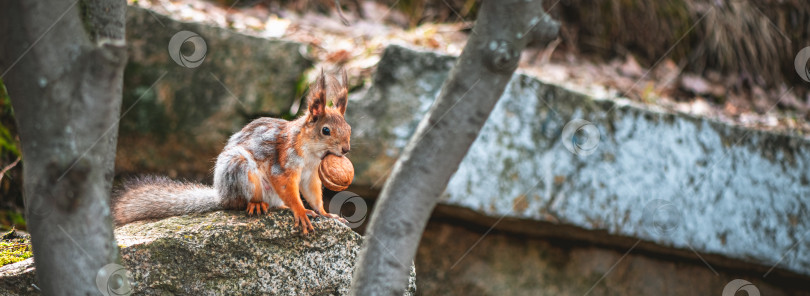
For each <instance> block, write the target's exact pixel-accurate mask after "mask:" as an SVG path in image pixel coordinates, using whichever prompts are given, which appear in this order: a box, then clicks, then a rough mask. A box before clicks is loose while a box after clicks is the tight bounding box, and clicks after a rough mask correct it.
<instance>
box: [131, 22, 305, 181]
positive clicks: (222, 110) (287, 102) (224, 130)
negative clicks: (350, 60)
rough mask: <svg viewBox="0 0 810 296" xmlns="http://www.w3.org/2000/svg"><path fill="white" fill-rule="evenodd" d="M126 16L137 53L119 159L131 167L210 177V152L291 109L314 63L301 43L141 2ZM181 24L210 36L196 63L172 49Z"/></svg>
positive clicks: (188, 46) (186, 48)
mask: <svg viewBox="0 0 810 296" xmlns="http://www.w3.org/2000/svg"><path fill="white" fill-rule="evenodd" d="M126 21H127V48H128V50H127V51H128V54H129V61H128V64H127V67H126V69H125V71H124V103H123V105H122V110H123V111H122V115H123V117H122V119H121V124H120V132H119V140H118V143H119V145H118V157H117V159H116V169H117V171H118V172H119V173H123V174H130V173H134V174H143V173H150V172H151V173H156V174H161V175H169V176H171V177H183V178H189V179H197V180H200V179H203V178H208V176H209V170H210V169H211V167H212V163H211V162H210V160H211V159H214V158H216V156H217V154H218V153H219V151H220V149H222V146H223V145H224V143H225V141H226V140H227V138H228V137H229V136H230V135H231V134H233V133H234V132H236V131H239V129H241V128H242V127H243V126H244V125H245V124H247V123H248V122H249V121H250V120H251V119H253V118H255V117H259V116H268V115H273V116H280V115H284V114H286V113H287V112H289V109H290V106H291V105H292V103H293V101H295V100H296V99H297V98H298V96H300V95H301V94H300V92H301V91H302V89H301V82H302V81H303V79H304V75H303V73H304V71H305V70H306V69H307V68H309V67H310V66H311V62H310V61H308V60H307V59H306V58H305V57H304V56H303V55H302V53H305V52H306V51H307V48H306V46H304V45H302V44H299V43H294V42H289V41H282V40H269V39H262V38H257V37H252V36H247V35H243V34H239V33H236V32H233V31H229V30H226V29H223V28H218V27H212V26H208V25H205V24H199V23H185V22H181V21H178V20H174V19H172V18H170V17H167V16H164V15H160V14H158V13H156V12H153V11H151V10H147V9H143V8H139V7H135V6H130V7H129V8H128V11H127V20H126ZM181 31H189V32H193V33H196V34H198V35H199V36H200V37H202V40H204V42H205V45H206V46H205V47H206V51H205V52H206V55H205V59H204V60H203V61H202V63H201V64H200V65H199V66H198V67H196V68H188V67H184V66H181V65H179V64H177V63H175V61H174V60H173V59H172V58H171V56H170V49H169V42H170V40H171V39H172V37H173V36H175V34H177V33H178V32H181ZM181 40H184V39H181ZM179 50H180V52H181V53H182V54H184V55H191V53H192V52H194V51H195V50H198V48H195V46H194V45H193V44H192V43H191V42H186V43H185V44H183V46H181V47H180V49H179Z"/></svg>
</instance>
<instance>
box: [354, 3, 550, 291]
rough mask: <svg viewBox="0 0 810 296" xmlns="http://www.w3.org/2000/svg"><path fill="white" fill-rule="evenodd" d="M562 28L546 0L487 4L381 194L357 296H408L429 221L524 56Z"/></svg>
mask: <svg viewBox="0 0 810 296" xmlns="http://www.w3.org/2000/svg"><path fill="white" fill-rule="evenodd" d="M558 29H559V25H558V24H557V23H556V22H554V21H553V20H551V18H550V17H549V16H548V15H547V14H546V13H545V11H544V10H543V7H542V1H540V0H531V1H525V0H509V1H494V0H486V1H484V2H483V4H482V7H481V9H480V10H479V15H478V18H477V20H476V23H475V27H474V28H473V32H472V34H471V36H470V39H469V40H468V41H467V45H466V46H465V47H464V51H463V52H462V53H461V57H459V59H458V61H457V62H456V64H455V66H454V67H453V69H452V71H451V72H450V76H449V78H448V79H447V80H446V81H445V83H444V85H443V86H442V90H441V93H440V94H439V97H438V98H437V100H436V102H435V103H434V104H433V106H432V107H431V109H430V111H429V112H428V114H427V116H425V118H423V119H422V121H421V122H420V123H419V126H418V127H417V129H416V133H415V134H414V135H413V137H411V140H410V141H409V143H408V145H407V146H406V147H405V150H404V151H403V153H402V156H400V158H399V159H398V160H397V163H396V164H395V165H394V169H393V171H392V173H391V177H390V178H389V179H388V180H387V181H386V183H385V185H384V187H383V190H382V192H381V193H380V198H379V201H378V203H377V205H376V207H375V208H374V213H373V215H372V216H371V217H372V218H371V222H370V224H369V228H368V229H367V232H366V239H365V242H366V243H365V244H366V245H365V247H364V248H363V249H362V251H361V254H360V260H359V261H358V263H357V265H356V269H355V273H354V276H353V278H352V295H397V294H399V295H401V294H402V292H403V291H404V289H405V286H406V284H407V280H408V272H409V269H410V265H411V262H412V261H413V258H414V255H415V254H416V248H417V246H418V244H419V240H420V238H421V236H422V231H423V230H424V228H425V225H426V223H427V220H428V218H429V217H430V214H431V212H432V211H433V208H434V207H435V206H436V203H437V201H438V198H439V196H440V195H441V193H442V192H443V191H444V190H445V188H446V187H447V182H448V181H449V180H450V177H451V176H452V175H453V173H454V172H455V171H456V170H457V169H458V166H459V163H461V160H462V158H464V155H466V154H467V150H469V148H470V145H472V143H473V141H474V140H475V138H476V137H477V136H478V132H479V131H480V130H481V127H482V126H483V125H484V122H485V121H486V120H487V117H489V114H490V112H491V111H492V109H493V108H494V106H495V103H497V102H498V99H499V98H500V97H501V95H502V94H503V91H504V89H505V88H506V84H507V83H508V82H509V80H510V78H511V77H512V74H513V73H514V71H515V69H516V68H517V64H518V61H519V59H520V52H521V51H522V50H523V49H524V48H525V47H526V45H527V44H528V43H530V42H531V43H542V42H547V41H549V40H550V39H552V38H553V37H555V36H556V35H557V31H558ZM417 271H418V268H417Z"/></svg>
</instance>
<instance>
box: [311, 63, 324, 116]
mask: <svg viewBox="0 0 810 296" xmlns="http://www.w3.org/2000/svg"><path fill="white" fill-rule="evenodd" d="M324 108H326V77H325V76H324V74H323V69H321V75H320V76H318V79H316V80H315V82H314V83H312V85H310V87H309V95H308V97H307V111H308V115H307V116H309V121H311V122H315V121H318V119H319V118H321V117H323V114H324Z"/></svg>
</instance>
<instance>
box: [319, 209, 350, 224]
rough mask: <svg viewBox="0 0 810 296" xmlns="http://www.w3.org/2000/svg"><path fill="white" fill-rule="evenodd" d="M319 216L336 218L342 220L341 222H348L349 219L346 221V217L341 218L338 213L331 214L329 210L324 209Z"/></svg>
mask: <svg viewBox="0 0 810 296" xmlns="http://www.w3.org/2000/svg"><path fill="white" fill-rule="evenodd" d="M321 216H324V217H327V218H332V219H336V220H338V221H340V222H342V223H343V224H349V221H346V219H343V217H341V216H338V215H335V214H332V213H329V212H326V211H324V212H323V213H321Z"/></svg>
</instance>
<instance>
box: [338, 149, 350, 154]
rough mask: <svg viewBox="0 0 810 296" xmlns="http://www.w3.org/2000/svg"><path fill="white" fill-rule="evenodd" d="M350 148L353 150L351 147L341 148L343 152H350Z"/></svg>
mask: <svg viewBox="0 0 810 296" xmlns="http://www.w3.org/2000/svg"><path fill="white" fill-rule="evenodd" d="M349 150H351V149H350V148H349V147H342V148H340V151H341V152H343V154H346V153H349Z"/></svg>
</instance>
